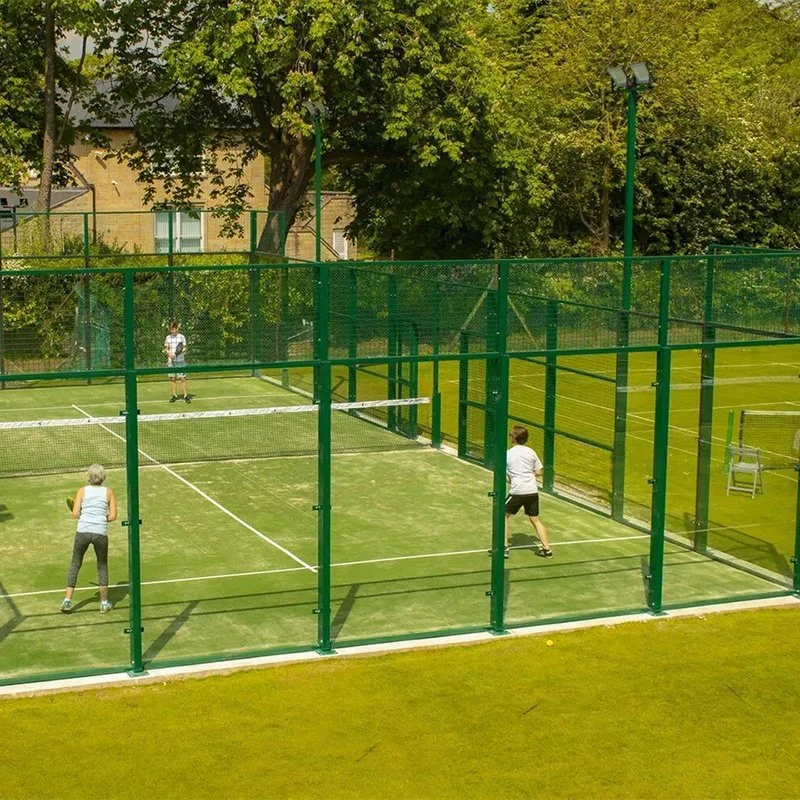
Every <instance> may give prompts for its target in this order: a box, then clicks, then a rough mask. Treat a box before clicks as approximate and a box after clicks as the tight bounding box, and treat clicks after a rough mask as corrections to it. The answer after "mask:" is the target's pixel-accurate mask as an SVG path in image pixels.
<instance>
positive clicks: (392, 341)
mask: <svg viewBox="0 0 800 800" xmlns="http://www.w3.org/2000/svg"><path fill="white" fill-rule="evenodd" d="M387 289H388V297H387V301H386V302H387V308H388V312H389V319H388V320H387V352H388V354H389V355H390V356H396V355H399V353H398V350H399V348H398V339H399V338H400V337H399V330H400V326H399V324H398V319H397V315H398V311H397V276H396V275H390V276H389V281H388V287H387ZM397 371H398V365H397V362H396V361H390V362H389V363H388V364H387V366H386V372H387V375H388V391H387V399H389V400H396V399H397V398H398V397H399V393H398V391H397V389H398V386H397ZM386 424H387V426H388V428H389V430H390V431H393V430H396V429H397V411H396V409H395V408H394V406H389V408H387V409H386Z"/></svg>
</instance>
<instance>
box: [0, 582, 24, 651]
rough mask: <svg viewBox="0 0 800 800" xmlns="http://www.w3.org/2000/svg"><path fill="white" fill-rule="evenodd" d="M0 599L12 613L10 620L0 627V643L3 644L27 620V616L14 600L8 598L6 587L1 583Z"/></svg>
mask: <svg viewBox="0 0 800 800" xmlns="http://www.w3.org/2000/svg"><path fill="white" fill-rule="evenodd" d="M0 598H2V600H3V604H4V605H6V606H7V607H8V609H9V611H10V612H11V617H10V619H9V620H8V621H7V622H4V623H3V624H2V625H0V642H2V641H3V639H5V638H6V636H8V635H9V634H10V633H11V632H12V631H13V630H14V628H16V627H17V625H19V624H21V623H22V622H23V621H24V620H25V615H24V614H23V613H22V612H21V611H20V610H19V606H17V604H16V603H15V602H14V598H13V597H9V596H8V592H7V591H6V587H5V586H4V585H3V584H2V583H0Z"/></svg>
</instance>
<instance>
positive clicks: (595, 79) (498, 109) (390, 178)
mask: <svg viewBox="0 0 800 800" xmlns="http://www.w3.org/2000/svg"><path fill="white" fill-rule="evenodd" d="M799 35H800V25H799V24H798V23H797V22H796V21H794V20H793V19H791V18H789V17H787V16H786V15H785V14H781V15H776V13H775V9H770V8H768V7H765V6H762V5H760V4H758V3H757V2H755V0H719V2H710V0H653V2H650V3H648V4H646V5H645V4H638V3H631V2H629V0H552V1H551V2H547V3H545V2H535V1H534V0H496V2H493V3H492V13H489V14H485V15H484V17H483V25H482V26H481V28H480V30H479V36H480V38H481V40H482V41H483V43H484V44H483V46H484V48H485V49H486V51H487V52H489V53H490V54H491V62H492V64H491V67H492V68H491V70H489V71H487V74H488V75H489V78H488V79H485V81H484V92H483V96H484V97H485V98H486V104H487V114H486V118H485V120H484V123H485V124H484V126H483V127H482V129H481V130H480V131H479V132H477V131H473V135H472V136H471V137H470V139H469V140H467V142H466V145H465V148H464V150H463V151H462V156H461V163H462V164H463V167H462V166H459V167H458V168H457V169H455V170H453V172H452V174H451V175H448V174H446V172H445V171H443V170H442V169H437V168H433V169H424V168H423V169H417V170H415V171H412V172H411V173H410V174H408V175H407V179H406V180H405V181H404V180H403V177H402V174H401V171H400V170H397V169H394V168H392V167H391V166H389V167H384V168H382V171H381V173H380V175H379V176H378V177H375V178H373V179H370V177H369V175H368V174H367V173H366V171H365V170H360V171H358V172H351V173H350V174H349V175H348V177H349V178H350V187H351V189H352V190H353V191H355V192H356V193H357V194H358V195H359V197H361V196H363V195H364V189H365V187H366V191H367V197H368V199H369V202H368V203H366V204H365V203H361V202H360V203H359V212H358V219H357V222H356V228H357V229H358V231H359V232H360V233H361V234H363V235H364V236H367V237H371V240H372V242H373V246H374V247H375V249H376V250H378V251H379V252H382V253H384V254H388V253H389V252H390V251H391V250H392V249H397V250H398V251H399V252H401V253H402V254H403V255H405V256H409V257H420V256H421V257H428V256H429V255H430V254H431V253H434V252H441V253H442V254H445V253H446V254H448V255H456V254H459V248H460V254H461V255H464V256H470V255H477V254H482V255H494V254H505V255H519V256H533V255H550V256H575V255H584V254H587V253H588V254H595V255H605V254H611V253H614V252H619V250H620V249H621V238H622V226H623V214H622V210H623V206H624V203H623V196H624V181H625V160H626V156H625V141H626V134H625V126H626V115H625V109H624V102H625V100H624V97H623V96H621V95H617V94H614V93H612V92H611V88H610V82H609V80H608V77H607V75H606V68H607V67H608V66H611V65H614V64H623V65H625V64H629V63H631V62H633V61H647V62H649V63H650V65H651V67H652V69H653V72H654V73H655V76H656V81H657V83H656V87H655V89H654V90H653V91H652V92H650V93H648V94H647V95H645V96H643V97H642V99H641V102H640V107H639V136H638V156H639V157H638V162H637V163H638V165H637V190H636V198H637V208H636V223H637V224H636V237H637V240H636V247H637V250H638V251H639V252H642V253H663V252H698V251H702V250H704V249H705V247H706V245H707V244H708V243H709V242H711V241H714V240H725V241H741V242H743V243H752V244H770V245H773V246H783V247H785V246H796V243H797V240H798V235H800V226H798V216H800V215H798V212H797V210H796V209H797V207H798V204H797V202H796V199H797V193H798V188H796V187H797V186H798V182H797V174H798V172H797V170H798V165H800V151H798V142H800V139H799V138H798V135H797V133H798V124H800V111H799V109H800V103H799V102H798V99H800V97H798V89H797V87H798V85H800V81H798V77H800V76H799V75H798V71H799V70H800V58H799V57H798V53H799V52H800V48H798V44H799V42H798V36H799ZM382 184H383V185H382ZM397 187H399V188H397ZM423 215H424V216H425V217H427V220H429V222H427V224H426V223H425V220H424V219H422V217H423ZM437 230H438V235H437ZM409 231H410V232H411V233H412V235H411V236H406V234H407V233H408V232H409ZM404 237H405V238H404ZM398 241H404V245H403V246H402V247H400V246H399V245H398ZM792 243H794V244H792Z"/></svg>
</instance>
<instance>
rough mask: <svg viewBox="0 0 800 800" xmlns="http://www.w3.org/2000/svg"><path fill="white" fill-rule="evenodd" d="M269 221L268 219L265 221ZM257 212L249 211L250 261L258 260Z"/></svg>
mask: <svg viewBox="0 0 800 800" xmlns="http://www.w3.org/2000/svg"><path fill="white" fill-rule="evenodd" d="M267 222H269V220H268V221H267ZM257 251H258V212H257V211H254V210H251V211H250V263H251V264H252V263H253V262H254V261H255V262H258V260H259V259H258V255H257Z"/></svg>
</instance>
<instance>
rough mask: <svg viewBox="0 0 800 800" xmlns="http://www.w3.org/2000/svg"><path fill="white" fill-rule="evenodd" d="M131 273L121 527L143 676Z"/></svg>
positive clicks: (136, 669) (129, 276) (132, 631)
mask: <svg viewBox="0 0 800 800" xmlns="http://www.w3.org/2000/svg"><path fill="white" fill-rule="evenodd" d="M133 277H134V273H133V270H125V276H124V289H123V291H124V296H123V304H124V312H125V313H124V320H123V324H124V341H125V412H124V413H125V476H126V479H127V491H128V503H127V505H128V519H127V520H125V522H123V523H122V524H123V525H125V526H126V527H127V529H128V584H129V590H128V591H129V597H130V612H129V613H130V621H129V624H130V627H129V628H128V629H127V631H126V632H127V633H128V634H129V636H130V653H131V672H132V673H133V674H141V673H142V672H144V660H143V656H142V631H143V628H142V567H141V547H140V541H139V527H140V525H141V520H140V519H139V444H138V435H139V424H138V423H139V420H138V414H139V409H138V399H137V388H138V387H137V383H136V332H135V331H136V329H135V320H136V304H135V298H134V283H133Z"/></svg>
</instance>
